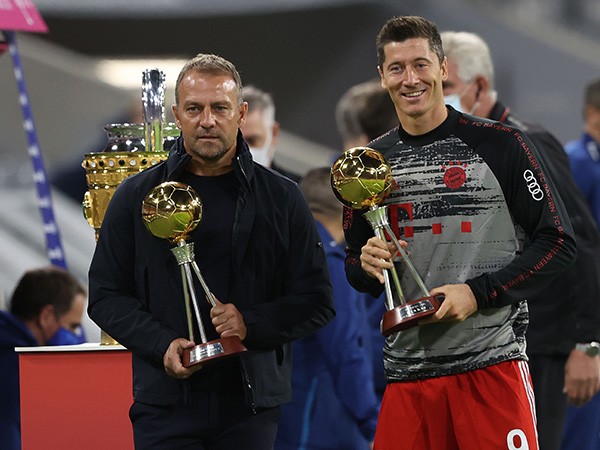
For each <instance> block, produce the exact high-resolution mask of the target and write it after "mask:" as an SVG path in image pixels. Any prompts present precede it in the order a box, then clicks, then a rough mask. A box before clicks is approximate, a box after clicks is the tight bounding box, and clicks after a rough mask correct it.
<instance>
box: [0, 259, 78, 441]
mask: <svg viewBox="0 0 600 450" xmlns="http://www.w3.org/2000/svg"><path fill="white" fill-rule="evenodd" d="M85 296H86V291H85V289H84V288H83V286H82V285H81V284H80V283H79V282H78V281H77V279H76V278H75V277H74V276H73V275H71V274H70V273H69V272H67V271H66V270H63V269H60V268H58V267H53V266H50V267H44V268H40V269H33V270H30V271H28V272H26V273H25V274H24V275H23V277H22V278H21V279H20V280H19V282H18V284H17V286H16V288H15V290H14V292H13V295H12V297H11V301H10V312H7V311H0V448H2V449H3V450H20V448H21V424H20V403H19V402H20V396H19V359H18V355H17V353H15V351H14V349H15V347H35V346H38V345H51V343H52V340H53V339H54V338H55V336H56V335H57V334H58V333H59V331H60V330H61V329H63V328H61V326H65V325H67V324H71V325H73V324H76V323H80V322H81V315H82V314H83V306H84V303H85ZM77 315H79V318H77ZM67 326H68V325H67ZM64 330H65V333H71V331H67V330H66V329H64ZM71 334H72V333H71ZM70 339H71V340H75V335H74V334H72V336H71V337H70ZM62 341H63V343H65V342H64V341H65V338H64V336H63V338H62Z"/></svg>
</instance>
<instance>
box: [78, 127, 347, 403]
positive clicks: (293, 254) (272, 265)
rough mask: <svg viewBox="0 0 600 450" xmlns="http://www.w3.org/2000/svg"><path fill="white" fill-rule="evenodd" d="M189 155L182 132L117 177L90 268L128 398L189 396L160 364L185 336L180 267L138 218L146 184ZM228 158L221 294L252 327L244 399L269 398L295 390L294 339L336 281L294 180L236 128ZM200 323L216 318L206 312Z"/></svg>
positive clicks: (174, 173) (94, 303)
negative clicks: (226, 270)
mask: <svg viewBox="0 0 600 450" xmlns="http://www.w3.org/2000/svg"><path fill="white" fill-rule="evenodd" d="M190 158H191V157H190V156H189V155H188V154H187V153H186V152H185V149H184V148H183V140H182V138H181V137H180V138H179V139H178V141H177V142H176V144H175V145H174V146H173V148H172V149H171V152H170V154H169V157H168V159H167V161H165V162H163V163H160V164H158V165H157V166H155V167H152V168H149V169H147V170H145V171H144V172H141V173H139V174H136V175H134V176H131V177H129V178H127V179H126V180H125V181H123V182H122V183H121V184H120V186H119V187H118V189H117V190H116V192H115V194H114V196H113V197H112V199H111V202H110V204H109V207H108V209H107V211H106V216H105V218H104V221H103V224H102V229H101V230H100V235H99V238H98V243H97V246H96V251H95V253H94V257H93V260H92V263H91V266H90V271H89V289H90V293H89V307H88V313H89V315H90V317H91V318H92V319H93V320H94V321H95V322H96V323H97V324H98V325H99V326H100V327H101V328H102V329H103V330H104V331H106V332H107V333H108V334H109V335H111V336H112V337H113V338H115V339H116V340H117V341H119V342H120V343H121V344H123V345H124V346H125V347H127V348H128V349H129V350H131V351H132V354H133V393H134V398H135V400H136V401H141V402H145V403H151V404H172V403H176V402H181V401H186V399H187V398H188V397H187V394H188V393H189V388H190V384H189V381H188V380H177V379H175V378H172V377H170V376H168V375H167V374H166V372H165V370H164V367H163V355H164V353H165V351H166V350H167V348H168V346H169V344H170V343H171V342H172V341H173V340H174V339H176V338H180V337H186V338H187V337H188V331H187V321H186V315H185V304H184V300H183V298H184V297H183V287H182V281H181V273H180V267H179V266H178V265H177V262H176V260H175V258H174V256H173V255H172V254H171V252H170V249H171V248H173V246H174V244H172V243H170V242H169V241H167V240H163V239H159V238H156V237H154V236H152V235H151V234H150V233H149V232H148V231H147V230H146V228H145V226H144V224H143V223H142V217H141V206H142V201H143V199H144V197H145V196H146V195H147V194H148V192H149V191H150V190H151V189H153V188H154V187H155V186H157V185H158V184H160V183H162V182H164V181H167V180H177V179H178V177H179V176H180V175H181V174H182V173H183V171H184V167H185V165H186V164H187V162H188V161H189V160H190ZM233 167H234V172H235V175H236V177H237V179H238V181H239V183H240V186H241V187H240V193H239V196H238V200H237V206H236V211H235V221H234V229H233V237H232V249H234V250H233V251H234V254H233V255H232V258H231V259H232V265H233V267H232V271H231V273H232V277H233V279H232V281H231V283H232V285H231V286H230V289H229V292H230V293H231V295H230V298H229V299H221V300H222V301H223V302H224V303H234V304H235V305H236V307H237V308H238V310H239V311H240V312H241V314H242V315H243V317H244V322H245V324H246V327H247V330H248V335H247V337H246V339H245V340H244V344H245V345H246V347H247V348H248V350H249V351H248V352H246V353H245V354H243V355H242V356H241V357H240V358H241V368H242V372H243V373H242V377H243V380H244V384H245V389H246V398H247V402H248V405H249V406H251V407H253V408H257V407H273V406H277V405H280V404H282V403H285V402H287V401H289V400H290V399H291V382H290V375H291V357H292V355H291V341H293V340H295V339H298V338H300V337H303V336H306V335H308V334H310V333H312V332H314V331H316V330H317V329H319V328H321V327H323V326H324V325H326V324H327V323H328V322H329V321H330V320H331V319H332V318H333V317H334V315H335V312H334V308H333V294H332V287H331V282H330V279H329V273H328V269H327V260H326V257H325V252H324V250H323V245H322V243H321V240H320V238H319V234H318V232H317V228H316V226H315V223H314V220H313V217H312V214H311V212H310V209H309V208H308V205H307V204H306V201H305V200H304V197H303V195H302V193H301V191H300V189H299V188H298V186H297V185H296V184H295V183H294V182H292V181H290V180H289V179H287V178H285V177H283V176H281V175H279V174H277V173H275V172H274V171H272V170H270V169H266V168H264V167H262V166H260V165H258V164H256V163H253V162H252V159H251V156H250V152H249V150H248V146H247V145H246V143H245V141H244V140H243V138H242V135H241V133H239V132H238V139H237V154H236V156H235V158H234V161H233ZM199 195H200V197H202V194H201V193H199ZM191 234H192V239H193V232H192V233H191ZM195 253H196V259H197V260H199V258H202V257H203V254H202V251H201V243H200V242H198V243H196V247H195ZM199 294H201V293H199ZM199 298H202V301H203V296H202V295H199ZM204 322H205V323H207V322H208V326H212V324H210V319H208V320H206V319H205V320H204ZM214 364H218V362H216V363H214Z"/></svg>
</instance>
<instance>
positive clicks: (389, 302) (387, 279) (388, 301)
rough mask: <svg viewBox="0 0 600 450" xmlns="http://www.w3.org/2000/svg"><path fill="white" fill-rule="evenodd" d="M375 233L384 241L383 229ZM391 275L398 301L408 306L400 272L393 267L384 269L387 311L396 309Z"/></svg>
mask: <svg viewBox="0 0 600 450" xmlns="http://www.w3.org/2000/svg"><path fill="white" fill-rule="evenodd" d="M373 231H374V232H375V236H377V237H378V238H379V239H381V240H382V241H384V240H385V239H384V237H383V233H382V232H381V228H375V229H374V230H373ZM390 262H391V263H392V264H393V263H394V262H393V261H392V260H391V259H390ZM390 273H391V274H392V279H393V280H394V287H395V288H396V292H397V293H398V300H399V302H400V304H401V305H405V304H406V298H405V297H404V293H403V291H402V287H400V279H399V278H398V272H397V271H396V268H395V267H392V268H391V269H390V270H388V269H383V278H384V281H385V283H384V284H383V286H384V287H385V306H386V308H387V310H388V311H389V310H391V309H394V307H395V305H394V294H392V285H391V284H390Z"/></svg>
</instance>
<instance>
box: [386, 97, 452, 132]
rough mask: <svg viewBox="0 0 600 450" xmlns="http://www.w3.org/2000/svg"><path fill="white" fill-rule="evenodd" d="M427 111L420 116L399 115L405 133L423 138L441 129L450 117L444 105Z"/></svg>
mask: <svg viewBox="0 0 600 450" xmlns="http://www.w3.org/2000/svg"><path fill="white" fill-rule="evenodd" d="M440 105H441V106H436V107H435V108H433V109H431V110H429V111H427V112H426V113H425V114H422V115H420V116H408V115H405V114H398V119H399V120H400V124H401V125H402V128H403V129H404V131H406V132H407V133H408V134H410V135H411V136H421V135H422V134H426V133H429V132H430V131H431V130H435V129H436V128H437V127H439V126H440V125H441V124H442V123H444V120H446V118H447V117H448V109H447V108H446V105H445V104H444V103H440Z"/></svg>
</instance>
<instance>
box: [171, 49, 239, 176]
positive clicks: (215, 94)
mask: <svg viewBox="0 0 600 450" xmlns="http://www.w3.org/2000/svg"><path fill="white" fill-rule="evenodd" d="M241 89H242V82H241V79H240V76H239V73H238V72H237V70H236V68H235V66H234V65H233V64H231V63H230V62H229V61H227V60H226V59H224V58H221V57H220V56H216V55H205V54H200V55H198V56H196V57H195V58H193V59H192V60H191V61H189V62H188V63H187V64H186V65H185V66H184V67H183V69H182V70H181V72H180V74H179V77H178V78H177V85H176V88H175V100H176V104H175V105H173V114H174V115H175V123H176V124H177V127H178V128H179V129H180V130H181V135H182V137H183V142H184V147H185V150H186V152H187V153H189V154H190V155H191V156H192V162H191V163H190V164H193V166H194V167H195V168H198V167H200V168H202V167H204V168H206V167H210V168H214V167H219V168H220V167H224V166H227V167H230V161H231V158H233V156H234V155H235V151H236V143H237V133H238V129H239V127H241V126H242V125H243V122H244V120H245V115H246V110H247V105H246V104H245V103H243V102H242V92H241Z"/></svg>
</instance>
